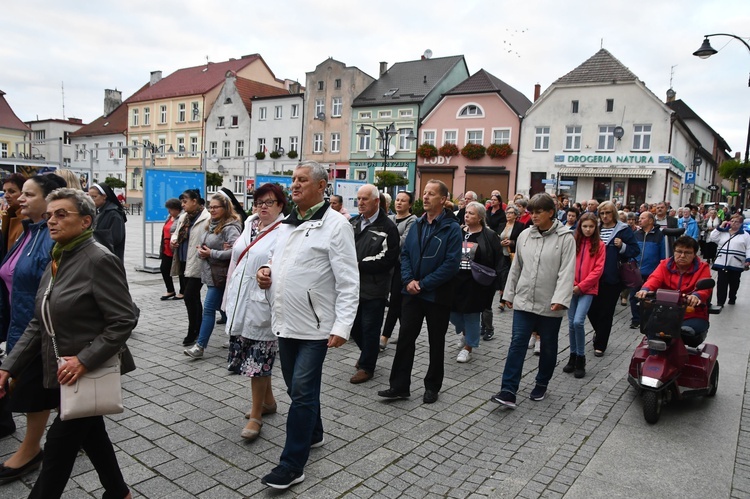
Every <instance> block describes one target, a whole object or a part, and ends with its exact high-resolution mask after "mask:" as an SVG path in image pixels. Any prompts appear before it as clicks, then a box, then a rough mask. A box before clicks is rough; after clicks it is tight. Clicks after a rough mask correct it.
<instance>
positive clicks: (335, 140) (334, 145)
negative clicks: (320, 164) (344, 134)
mask: <svg viewBox="0 0 750 499" xmlns="http://www.w3.org/2000/svg"><path fill="white" fill-rule="evenodd" d="M331 152H341V134H340V133H338V132H334V133H332V134H331Z"/></svg>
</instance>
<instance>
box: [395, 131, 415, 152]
mask: <svg viewBox="0 0 750 499" xmlns="http://www.w3.org/2000/svg"><path fill="white" fill-rule="evenodd" d="M410 133H412V131H411V128H400V129H399V131H398V148H399V150H400V151H410V150H411V140H409V134H410Z"/></svg>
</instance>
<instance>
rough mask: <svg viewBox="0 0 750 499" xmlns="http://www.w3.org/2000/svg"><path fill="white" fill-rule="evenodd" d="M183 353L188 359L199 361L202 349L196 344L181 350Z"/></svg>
mask: <svg viewBox="0 0 750 499" xmlns="http://www.w3.org/2000/svg"><path fill="white" fill-rule="evenodd" d="M183 353H184V354H185V355H187V356H188V357H192V358H194V359H200V358H201V357H203V347H202V346H200V345H199V344H197V343H196V344H195V345H193V346H192V347H190V348H186V349H185V350H183Z"/></svg>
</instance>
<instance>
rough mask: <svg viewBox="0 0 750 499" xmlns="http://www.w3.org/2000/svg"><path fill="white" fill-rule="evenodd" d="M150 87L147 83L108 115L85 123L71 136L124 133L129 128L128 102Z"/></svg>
mask: <svg viewBox="0 0 750 499" xmlns="http://www.w3.org/2000/svg"><path fill="white" fill-rule="evenodd" d="M148 88H149V84H148V83H146V84H145V85H143V86H142V87H141V88H139V89H138V90H136V92H135V93H134V94H133V95H131V96H130V97H128V98H127V99H125V100H124V101H123V102H122V104H120V105H119V106H117V107H116V108H115V109H114V111H112V112H111V113H109V114H108V115H102V116H99V117H98V118H97V119H95V120H94V121H92V122H91V123H89V124H88V125H85V126H83V127H81V128H79V129H78V130H76V131H75V132H73V133H71V134H70V136H71V137H91V136H96V135H114V134H118V133H122V134H124V133H125V131H126V130H127V129H128V104H129V103H130V102H132V101H133V98H134V97H136V96H138V95H139V94H140V93H141V92H143V91H145V90H146V89H148Z"/></svg>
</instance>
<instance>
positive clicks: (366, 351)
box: [351, 298, 386, 374]
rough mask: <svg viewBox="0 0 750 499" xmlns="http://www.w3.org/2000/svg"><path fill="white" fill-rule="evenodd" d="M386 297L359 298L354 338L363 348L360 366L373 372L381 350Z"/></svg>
mask: <svg viewBox="0 0 750 499" xmlns="http://www.w3.org/2000/svg"><path fill="white" fill-rule="evenodd" d="M385 303H386V299H385V298H381V299H375V300H359V308H358V309H357V317H356V318H355V319H354V325H353V326H352V334H351V336H352V339H353V340H354V342H355V343H356V344H357V346H358V347H359V349H360V350H361V352H362V353H361V354H360V355H359V368H360V369H362V370H364V371H367V372H368V373H370V374H372V373H374V372H375V364H377V362H378V352H379V351H380V328H381V327H382V326H383V314H385Z"/></svg>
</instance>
